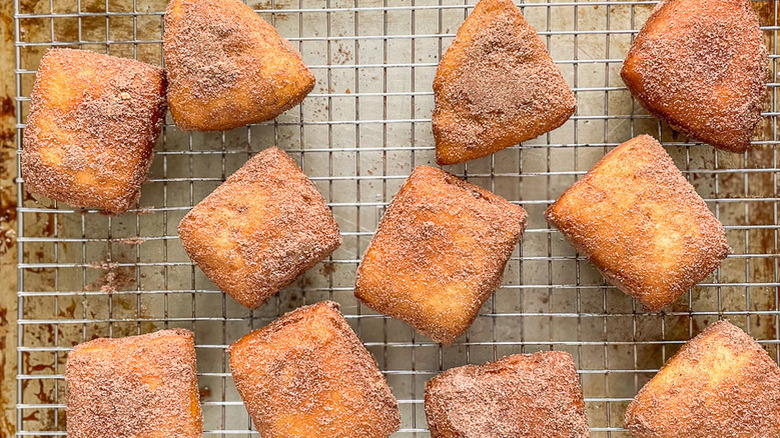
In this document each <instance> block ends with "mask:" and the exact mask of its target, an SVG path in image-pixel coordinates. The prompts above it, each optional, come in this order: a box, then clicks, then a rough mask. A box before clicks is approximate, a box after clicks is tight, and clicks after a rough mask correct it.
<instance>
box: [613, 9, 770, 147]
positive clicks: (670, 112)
mask: <svg viewBox="0 0 780 438" xmlns="http://www.w3.org/2000/svg"><path fill="white" fill-rule="evenodd" d="M768 67H769V60H768V56H767V50H766V47H765V46H764V37H763V35H762V32H761V30H760V29H759V26H758V17H756V13H755V12H754V11H753V8H752V6H751V5H750V1H749V0H663V1H661V3H660V4H659V5H658V6H657V7H656V8H655V9H654V10H653V12H652V14H651V15H650V18H649V19H648V20H647V23H645V25H644V27H643V28H642V30H641V31H640V32H639V34H638V35H637V37H636V40H634V44H633V45H632V46H631V50H630V51H629V53H628V56H627V57H626V60H625V63H624V64H623V70H622V71H621V76H622V77H623V81H624V82H625V83H626V85H627V86H628V89H629V90H630V91H631V94H633V95H634V97H635V98H636V100H637V101H639V103H640V104H642V106H643V107H645V109H647V110H648V111H649V112H651V113H652V114H654V115H655V116H656V117H658V118H660V119H662V120H665V121H666V122H667V123H669V124H670V125H671V126H672V127H673V128H675V129H677V130H679V131H682V132H684V133H685V134H687V135H689V136H691V137H693V138H696V139H698V140H701V141H703V142H706V143H709V144H711V145H713V146H715V147H716V148H719V149H723V150H727V151H731V152H743V151H745V150H746V149H747V148H748V147H749V146H750V138H751V137H752V136H753V133H754V131H755V129H756V125H758V122H759V121H760V120H761V106H762V102H763V100H764V97H765V95H766V83H767V81H768V80H769V70H768Z"/></svg>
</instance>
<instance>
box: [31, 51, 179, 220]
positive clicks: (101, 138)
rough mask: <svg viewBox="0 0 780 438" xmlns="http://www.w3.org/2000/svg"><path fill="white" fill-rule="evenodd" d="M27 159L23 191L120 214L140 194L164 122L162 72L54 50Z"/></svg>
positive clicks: (36, 105)
mask: <svg viewBox="0 0 780 438" xmlns="http://www.w3.org/2000/svg"><path fill="white" fill-rule="evenodd" d="M30 101H31V105H30V114H29V117H28V118H27V127H26V128H25V130H24V139H23V150H22V156H21V163H22V176H23V178H24V183H25V188H26V189H27V191H28V192H30V193H37V194H40V195H43V196H46V197H49V198H51V199H56V200H58V201H63V202H66V203H68V204H70V205H72V206H74V207H79V208H97V209H101V210H105V211H107V212H109V213H113V214H118V213H122V212H124V211H126V210H127V209H128V208H130V207H131V206H132V205H133V204H134V203H135V202H136V200H137V199H138V197H139V196H140V193H141V184H142V183H143V182H144V180H145V179H146V174H147V172H148V170H149V165H150V164H151V162H152V153H153V149H154V144H155V142H156V141H157V137H158V135H159V134H160V130H161V129H162V123H163V121H164V119H165V110H166V104H165V76H164V74H163V71H162V69H160V68H159V67H155V66H152V65H148V64H144V63H142V62H139V61H135V60H132V59H124V58H117V57H115V56H109V55H103V54H100V53H95V52H90V51H88V50H73V49H52V50H49V51H48V52H46V55H45V56H44V57H43V59H42V60H41V65H40V67H39V68H38V74H37V75H36V78H35V85H34V86H33V91H32V95H31V96H30Z"/></svg>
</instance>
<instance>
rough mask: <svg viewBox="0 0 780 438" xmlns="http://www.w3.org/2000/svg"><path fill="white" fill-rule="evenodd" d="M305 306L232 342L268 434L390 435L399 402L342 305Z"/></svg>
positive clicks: (247, 393)
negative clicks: (354, 329)
mask: <svg viewBox="0 0 780 438" xmlns="http://www.w3.org/2000/svg"><path fill="white" fill-rule="evenodd" d="M338 308H339V307H338V304H336V303H334V302H332V301H323V302H320V303H317V304H314V305H310V306H305V307H301V308H299V309H297V310H294V311H292V312H290V313H288V314H286V315H284V316H282V317H281V318H279V319H277V320H275V321H274V322H272V323H271V324H269V325H268V326H266V327H264V328H262V329H260V330H255V331H254V332H252V333H250V334H248V335H246V336H244V337H243V338H241V339H240V340H238V341H237V342H235V343H234V344H233V345H231V346H230V370H231V372H232V373H233V380H234V381H235V382H236V388H237V389H238V393H239V394H240V395H241V399H242V400H244V404H245V405H246V408H247V410H248V411H249V415H250V416H251V417H252V421H253V422H254V425H255V427H257V430H258V431H259V432H260V434H261V435H262V436H263V437H264V438H282V437H283V438H310V437H319V438H342V437H344V438H346V437H350V438H384V437H386V436H389V435H390V434H392V433H393V432H394V431H395V430H396V429H398V427H399V426H400V424H401V416H400V414H399V412H398V401H397V400H396V399H395V397H394V396H393V394H392V392H391V391H390V387H389V386H387V382H386V381H385V378H384V376H383V375H382V372H381V371H380V370H379V367H378V366H377V363H376V361H375V360H374V358H373V357H372V356H371V353H369V352H368V350H366V347H364V346H363V344H361V343H360V340H359V339H358V337H357V336H356V335H355V332H353V331H352V329H351V328H350V326H349V324H348V323H347V321H346V320H345V319H344V317H343V316H342V315H341V312H339V310H338Z"/></svg>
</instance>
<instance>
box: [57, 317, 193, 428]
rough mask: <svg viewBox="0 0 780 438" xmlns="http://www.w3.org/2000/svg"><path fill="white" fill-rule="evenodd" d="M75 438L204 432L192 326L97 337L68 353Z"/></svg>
mask: <svg viewBox="0 0 780 438" xmlns="http://www.w3.org/2000/svg"><path fill="white" fill-rule="evenodd" d="M65 381H66V383H67V388H68V392H67V429H68V437H70V438H161V437H166V438H194V437H200V436H201V435H202V434H203V417H202V415H201V409H200V397H199V394H198V380H197V374H196V371H195V343H194V340H193V335H192V332H190V331H189V330H183V329H173V330H160V331H158V332H154V333H151V334H147V335H140V336H129V337H126V338H117V339H107V338H101V339H95V340H93V341H89V342H85V343H83V344H79V345H77V346H76V347H75V348H74V349H73V351H71V352H70V354H68V362H67V370H66V373H65Z"/></svg>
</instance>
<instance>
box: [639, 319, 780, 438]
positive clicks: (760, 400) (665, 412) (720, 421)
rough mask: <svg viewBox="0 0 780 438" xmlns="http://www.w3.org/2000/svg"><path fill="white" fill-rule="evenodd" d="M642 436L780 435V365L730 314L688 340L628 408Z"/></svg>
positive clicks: (644, 437) (696, 437)
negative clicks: (731, 320)
mask: <svg viewBox="0 0 780 438" xmlns="http://www.w3.org/2000/svg"><path fill="white" fill-rule="evenodd" d="M626 427H627V428H628V430H629V431H630V432H631V433H632V434H633V435H634V436H636V437H640V438H646V437H657V438H661V437H669V438H671V437H686V438H705V437H719V438H729V437H774V436H780V368H778V366H777V364H776V363H775V362H774V361H773V360H772V359H771V358H770V357H769V355H768V354H767V353H766V351H764V349H763V348H761V346H760V345H759V344H758V343H757V342H756V341H755V340H753V338H751V337H750V336H749V335H748V334H747V333H745V332H743V331H742V330H741V329H739V328H738V327H736V326H734V325H732V324H731V323H729V322H728V321H726V320H722V321H718V322H716V323H714V324H712V325H710V326H709V327H707V328H706V329H705V330H704V331H703V332H702V333H701V334H699V335H698V336H696V337H695V338H693V339H692V340H690V341H689V342H688V343H687V344H685V345H684V346H683V347H682V348H681V349H680V351H679V352H678V353H677V354H675V355H674V356H673V357H672V358H671V359H669V361H668V362H667V363H666V364H665V365H664V366H663V368H661V370H660V371H659V372H658V374H656V375H655V377H653V379H652V380H650V382H648V383H647V384H646V385H645V386H644V387H643V388H642V389H641V390H640V391H639V393H638V394H637V395H636V397H635V398H634V401H632V402H631V404H630V405H629V406H628V409H627V410H626Z"/></svg>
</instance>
